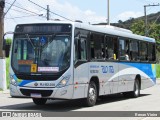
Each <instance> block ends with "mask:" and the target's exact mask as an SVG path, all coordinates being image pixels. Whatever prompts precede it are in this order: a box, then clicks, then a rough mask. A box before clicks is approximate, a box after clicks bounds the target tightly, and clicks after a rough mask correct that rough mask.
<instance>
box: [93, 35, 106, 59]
mask: <svg viewBox="0 0 160 120" xmlns="http://www.w3.org/2000/svg"><path fill="white" fill-rule="evenodd" d="M90 46H91V49H90V51H91V59H102V58H103V59H104V56H105V51H104V36H103V35H102V34H98V33H92V35H91V39H90Z"/></svg>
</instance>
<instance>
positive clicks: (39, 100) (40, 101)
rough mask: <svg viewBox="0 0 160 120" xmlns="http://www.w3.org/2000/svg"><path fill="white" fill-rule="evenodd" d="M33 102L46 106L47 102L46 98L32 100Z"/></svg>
mask: <svg viewBox="0 0 160 120" xmlns="http://www.w3.org/2000/svg"><path fill="white" fill-rule="evenodd" d="M32 100H33V102H34V103H35V104H36V105H44V104H46V102H47V99H46V98H32Z"/></svg>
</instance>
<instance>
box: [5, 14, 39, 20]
mask: <svg viewBox="0 0 160 120" xmlns="http://www.w3.org/2000/svg"><path fill="white" fill-rule="evenodd" d="M33 16H37V15H28V16H21V17H13V18H5V19H16V18H24V17H33Z"/></svg>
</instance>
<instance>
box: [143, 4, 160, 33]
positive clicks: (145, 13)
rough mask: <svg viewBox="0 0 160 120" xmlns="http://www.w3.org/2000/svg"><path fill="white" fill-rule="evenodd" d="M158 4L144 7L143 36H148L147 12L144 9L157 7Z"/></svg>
mask: <svg viewBox="0 0 160 120" xmlns="http://www.w3.org/2000/svg"><path fill="white" fill-rule="evenodd" d="M159 5H160V4H159V3H158V4H156V5H155V4H153V5H150V4H149V5H144V16H145V36H148V25H147V12H146V8H147V7H153V6H159Z"/></svg>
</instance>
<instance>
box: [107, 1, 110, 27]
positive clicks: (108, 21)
mask: <svg viewBox="0 0 160 120" xmlns="http://www.w3.org/2000/svg"><path fill="white" fill-rule="evenodd" d="M109 3H110V2H109V0H108V11H107V13H108V14H107V15H108V18H107V24H108V25H110V5H109Z"/></svg>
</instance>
